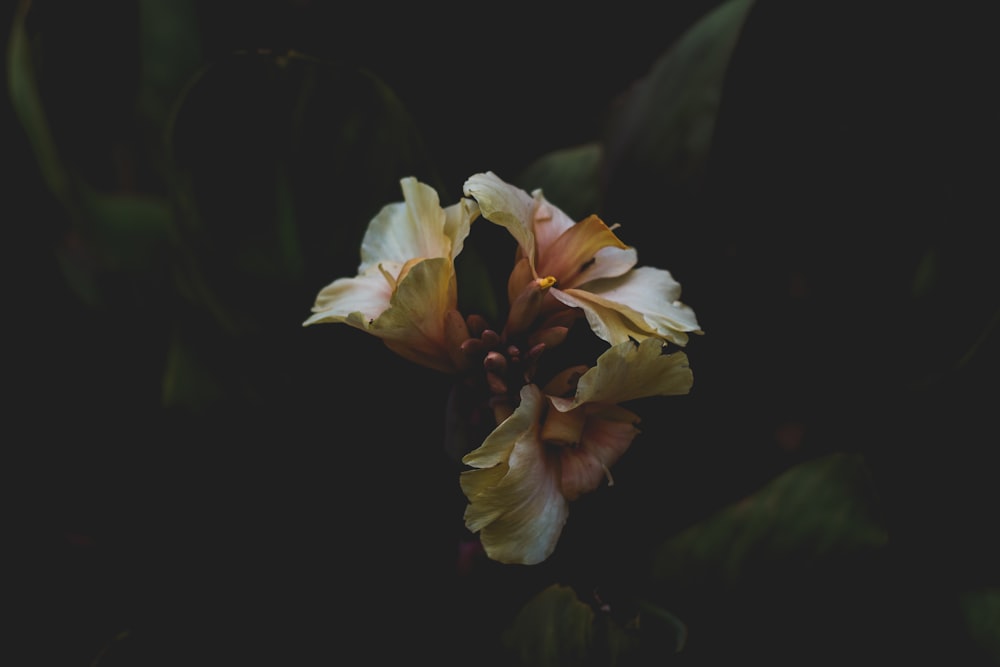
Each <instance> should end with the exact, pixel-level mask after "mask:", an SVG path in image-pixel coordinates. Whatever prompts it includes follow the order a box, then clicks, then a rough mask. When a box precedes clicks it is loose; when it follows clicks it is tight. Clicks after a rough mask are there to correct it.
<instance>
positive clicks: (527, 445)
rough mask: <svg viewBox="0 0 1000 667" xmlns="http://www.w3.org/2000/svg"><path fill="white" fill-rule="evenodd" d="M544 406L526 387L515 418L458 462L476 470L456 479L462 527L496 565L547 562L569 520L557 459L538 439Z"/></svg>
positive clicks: (532, 388) (536, 393)
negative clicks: (474, 534) (462, 511)
mask: <svg viewBox="0 0 1000 667" xmlns="http://www.w3.org/2000/svg"><path fill="white" fill-rule="evenodd" d="M544 404H545V398H544V396H543V395H542V393H541V391H540V390H539V389H538V388H537V387H536V386H534V385H526V386H525V387H524V388H522V390H521V404H520V405H519V406H518V408H517V409H516V410H515V411H514V413H513V414H512V415H511V416H510V417H508V418H507V419H506V420H504V421H503V422H502V423H501V424H500V425H499V426H498V427H497V428H496V429H495V430H494V431H493V433H491V434H490V435H489V436H488V437H487V438H486V440H485V441H484V442H483V445H482V446H481V447H480V448H479V449H477V450H475V451H473V452H470V453H469V454H467V455H466V456H465V457H464V458H463V459H462V460H463V462H465V463H466V464H468V465H471V466H474V467H477V468H480V469H477V470H467V471H465V472H463V473H462V474H461V477H460V483H461V486H462V491H463V493H465V495H466V497H467V498H468V499H469V505H468V506H467V507H466V511H465V524H466V527H467V528H468V529H469V530H471V531H473V532H478V533H479V536H480V540H481V542H482V544H483V548H484V549H485V551H486V553H487V555H488V556H489V557H490V558H492V559H493V560H496V561H498V562H501V563H519V564H523V565H534V564H536V563H540V562H541V561H543V560H545V559H546V558H548V557H549V556H550V555H551V553H552V551H553V550H554V549H555V546H556V543H557V542H558V540H559V535H560V534H561V533H562V529H563V525H564V524H565V523H566V518H567V517H568V516H569V505H568V503H567V501H566V499H565V498H564V497H563V496H562V493H561V492H560V489H559V461H558V457H557V456H556V455H555V454H554V453H553V452H551V451H550V450H549V449H548V448H546V447H545V445H543V444H542V442H541V440H540V439H539V437H538V426H539V419H540V417H541V414H542V410H543V407H544Z"/></svg>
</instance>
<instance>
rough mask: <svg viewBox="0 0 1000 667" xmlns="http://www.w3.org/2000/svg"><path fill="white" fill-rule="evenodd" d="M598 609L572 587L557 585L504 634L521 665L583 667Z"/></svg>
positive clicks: (537, 598) (542, 594) (543, 593)
mask: <svg viewBox="0 0 1000 667" xmlns="http://www.w3.org/2000/svg"><path fill="white" fill-rule="evenodd" d="M593 624H594V610H593V609H591V607H590V606H589V605H587V604H584V603H583V602H581V601H580V600H579V598H577V596H576V593H575V592H574V591H573V589H572V588H570V587H568V586H562V585H559V584H553V585H551V586H549V587H548V588H546V589H545V590H543V591H541V592H540V593H539V594H538V595H536V596H535V597H534V598H532V599H531V600H530V601H529V602H528V603H527V604H526V605H525V606H524V608H523V609H521V611H520V612H519V613H518V615H517V617H516V618H515V619H514V622H513V624H512V625H511V627H510V628H508V629H507V631H506V632H505V633H504V645H505V646H506V647H507V649H509V650H510V651H511V652H512V653H514V654H515V655H517V656H518V658H519V663H518V664H521V665H525V666H529V667H558V666H563V665H579V664H581V663H582V662H583V661H584V660H585V659H586V658H587V656H588V655H589V654H590V651H591V647H592V642H593Z"/></svg>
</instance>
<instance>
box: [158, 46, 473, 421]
mask: <svg viewBox="0 0 1000 667" xmlns="http://www.w3.org/2000/svg"><path fill="white" fill-rule="evenodd" d="M168 147H169V152H170V164H171V172H172V194H173V195H174V198H175V199H174V204H175V206H176V208H177V210H178V212H179V214H178V225H179V231H178V240H177V249H178V253H179V254H178V257H177V264H176V268H177V275H176V285H177V289H178V291H179V293H180V295H181V297H182V298H183V299H184V300H185V306H184V308H188V309H190V310H191V311H192V312H191V317H189V318H188V320H189V322H197V326H198V327H200V328H201V331H200V333H198V334H197V335H193V334H191V333H190V332H188V333H186V334H185V339H187V340H189V341H191V342H192V345H197V346H199V347H200V348H202V349H197V350H194V349H193V350H191V356H192V357H193V358H199V359H206V360H207V359H211V369H210V370H209V369H208V368H207V367H206V368H203V369H202V371H204V372H210V373H211V374H212V375H213V376H215V382H216V384H217V385H218V386H221V387H223V388H224V391H223V393H224V394H226V395H230V394H232V392H237V393H238V394H239V396H241V397H242V398H243V399H246V398H247V397H256V398H254V399H253V400H266V398H265V397H268V396H274V395H279V396H280V395H282V393H283V392H284V389H283V383H284V382H288V381H291V379H290V377H289V374H290V370H291V369H292V368H295V369H297V368H298V367H299V366H298V364H297V363H296V362H295V361H294V360H293V359H290V358H289V355H294V353H295V350H297V349H299V347H300V344H299V343H298V342H297V341H298V340H299V337H300V336H301V335H302V327H301V323H302V321H303V320H305V318H306V317H307V316H308V314H309V309H310V308H311V306H312V304H313V301H314V299H315V297H316V294H317V293H318V292H319V291H320V289H322V288H323V287H324V286H325V285H327V284H329V283H330V282H332V281H333V280H335V279H337V278H340V277H345V276H352V275H354V274H355V273H356V271H357V266H358V263H359V262H360V247H361V239H362V237H363V235H364V231H365V229H366V228H367V226H368V223H369V221H370V220H371V218H372V217H373V216H374V215H375V214H376V213H377V212H378V211H379V210H380V209H381V208H382V207H383V206H385V205H387V204H389V203H391V202H395V201H401V200H402V191H401V189H400V179H402V178H403V177H406V176H415V177H417V178H419V179H420V180H422V181H424V182H427V183H429V184H431V185H435V186H437V183H436V182H435V178H436V177H435V172H434V170H433V168H432V167H431V164H430V160H429V159H428V154H427V151H426V150H425V148H424V145H423V140H422V137H421V136H420V135H419V133H418V132H417V129H416V127H415V126H414V124H413V121H412V119H411V118H410V116H409V114H408V113H407V111H406V110H405V109H404V108H403V107H402V105H401V104H400V103H399V101H398V99H397V98H396V97H395V95H394V94H393V92H392V91H391V90H389V89H388V88H387V87H386V86H385V85H384V84H383V83H382V82H381V81H380V80H379V79H378V78H376V77H375V76H373V75H372V74H371V73H369V72H366V71H364V70H360V69H357V68H355V67H352V66H348V65H345V64H342V63H338V62H333V61H326V60H321V59H317V58H313V57H310V56H306V55H303V54H299V53H295V52H291V53H272V52H258V53H245V52H241V53H235V54H233V55H231V56H229V57H227V58H223V59H221V60H219V61H217V62H214V63H213V64H211V65H209V66H208V67H206V68H205V69H203V70H202V71H200V72H199V73H198V74H197V75H196V76H195V77H194V79H193V80H192V81H191V82H190V83H189V85H188V86H187V87H186V89H185V91H184V94H183V95H182V96H181V97H180V98H179V99H178V101H177V105H176V107H175V109H174V110H173V115H172V118H171V122H170V123H169V126H168ZM442 203H443V204H445V205H447V202H442ZM470 284H472V283H470ZM185 326H192V327H193V326H195V325H194V324H189V323H188V322H185ZM262 350H263V351H264V353H263V354H261V351H262ZM246 355H254V357H255V364H256V367H255V369H254V370H253V372H252V373H251V372H249V371H248V369H247V366H246ZM237 378H240V380H239V382H237V381H236V379H237ZM167 386H172V387H174V390H173V391H171V392H169V393H168V394H167V395H166V397H165V399H166V400H167V402H168V404H188V403H191V402H192V401H194V400H195V399H193V398H191V397H185V396H184V395H183V394H184V393H185V391H187V390H186V389H184V387H193V385H192V384H191V383H178V382H174V381H173V380H171V381H170V382H168V383H167ZM205 398H210V397H208V396H206V397H205Z"/></svg>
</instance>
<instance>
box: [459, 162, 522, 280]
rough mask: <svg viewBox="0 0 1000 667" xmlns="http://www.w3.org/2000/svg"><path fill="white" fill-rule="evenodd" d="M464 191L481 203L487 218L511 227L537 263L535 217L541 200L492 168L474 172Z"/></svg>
mask: <svg viewBox="0 0 1000 667" xmlns="http://www.w3.org/2000/svg"><path fill="white" fill-rule="evenodd" d="M463 191H464V192H465V196H467V197H472V198H473V199H475V200H476V201H477V202H478V203H479V210H480V211H481V212H482V215H483V217H484V218H486V219H487V220H489V221H490V222H492V223H494V224H497V225H500V226H501V227H506V228H507V231H508V232H510V235H511V236H513V237H514V240H515V241H517V244H518V246H520V248H521V250H522V251H523V252H524V255H525V256H526V257H527V258H528V260H529V262H530V263H531V265H532V266H534V262H535V232H534V230H533V229H532V221H533V220H534V215H535V209H536V208H537V206H538V202H537V201H536V200H535V199H534V198H533V197H532V196H531V195H529V194H528V193H527V192H525V191H524V190H522V189H521V188H518V187H516V186H513V185H510V184H509V183H505V182H504V181H503V180H501V179H500V177H499V176H497V175H496V174H494V173H493V172H492V171H488V172H486V173H484V174H474V175H473V176H470V177H469V178H468V179H467V180H466V181H465V186H464V187H463Z"/></svg>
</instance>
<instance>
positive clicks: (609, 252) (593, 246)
mask: <svg viewBox="0 0 1000 667" xmlns="http://www.w3.org/2000/svg"><path fill="white" fill-rule="evenodd" d="M635 262H636V251H635V249H633V248H629V247H628V246H626V245H625V244H624V243H622V242H621V240H620V239H619V238H618V237H617V236H615V233H614V232H613V231H611V229H610V228H609V227H608V226H607V225H606V224H604V222H603V221H602V220H601V219H600V218H598V217H597V216H596V215H592V216H590V217H588V218H586V219H584V220H581V221H580V222H578V223H576V224H575V225H572V226H571V227H569V228H568V229H567V230H566V231H565V232H563V233H562V234H561V235H559V237H558V238H556V239H553V240H552V241H551V242H548V243H547V244H545V245H543V244H542V242H541V241H540V240H539V241H538V260H537V262H536V271H537V272H538V274H539V275H543V276H555V277H556V278H558V279H559V286H560V288H561V289H567V288H570V287H576V286H578V285H580V284H582V283H584V282H586V281H588V280H594V279H595V278H608V277H615V276H620V275H621V274H623V273H625V272H626V271H628V270H629V269H631V268H632V267H633V266H634V265H635Z"/></svg>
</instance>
